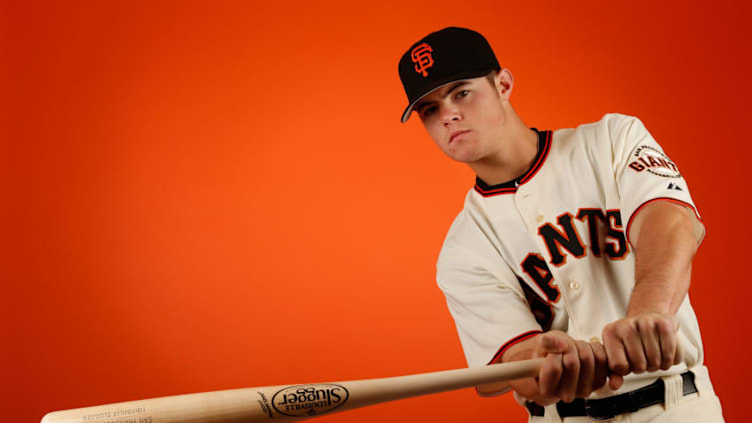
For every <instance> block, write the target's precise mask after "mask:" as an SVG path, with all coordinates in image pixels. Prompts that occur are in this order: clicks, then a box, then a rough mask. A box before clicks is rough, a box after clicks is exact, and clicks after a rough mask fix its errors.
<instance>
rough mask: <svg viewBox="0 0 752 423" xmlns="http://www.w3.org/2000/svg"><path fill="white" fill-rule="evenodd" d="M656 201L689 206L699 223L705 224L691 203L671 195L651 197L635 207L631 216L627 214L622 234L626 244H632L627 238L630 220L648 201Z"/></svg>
mask: <svg viewBox="0 0 752 423" xmlns="http://www.w3.org/2000/svg"><path fill="white" fill-rule="evenodd" d="M656 201H668V202H670V203H674V204H678V205H680V206H684V207H689V208H690V209H692V211H693V212H695V216H696V217H697V220H699V221H700V223H702V224H703V225H704V224H705V222H703V220H702V218H701V217H700V214H699V213H697V209H696V208H695V206H693V205H692V204H689V203H688V202H686V201H682V200H677V199H676V198H671V197H658V198H653V199H652V200H648V201H646V202H644V203H642V204H641V205H640V207H637V209H636V210H635V211H634V213H632V216H629V222H628V223H627V231H626V233H625V234H624V235H625V236H626V237H627V243H628V244H632V241H631V240H630V239H629V230H630V229H631V228H632V221H633V220H634V218H635V216H637V213H639V212H640V211H641V210H642V209H644V208H645V206H647V205H648V204H650V203H654V202H656Z"/></svg>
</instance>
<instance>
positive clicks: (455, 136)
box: [449, 129, 470, 144]
mask: <svg viewBox="0 0 752 423" xmlns="http://www.w3.org/2000/svg"><path fill="white" fill-rule="evenodd" d="M468 132H470V130H469V129H461V130H459V131H454V132H452V133H451V134H450V135H449V143H450V144H451V143H452V142H453V141H455V140H457V139H458V138H459V137H461V136H463V135H465V134H467V133H468Z"/></svg>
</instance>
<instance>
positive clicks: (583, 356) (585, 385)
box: [575, 341, 595, 398]
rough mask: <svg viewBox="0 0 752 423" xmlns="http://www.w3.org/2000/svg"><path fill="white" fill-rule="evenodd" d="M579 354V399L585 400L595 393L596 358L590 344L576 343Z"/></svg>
mask: <svg viewBox="0 0 752 423" xmlns="http://www.w3.org/2000/svg"><path fill="white" fill-rule="evenodd" d="M575 346H576V347H577V354H578V355H579V357H580V374H579V377H578V380H577V395H576V396H577V397H580V398H585V397H587V396H588V395H590V393H591V392H593V383H594V378H595V356H594V355H593V349H592V348H591V346H590V344H588V343H587V342H584V341H575Z"/></svg>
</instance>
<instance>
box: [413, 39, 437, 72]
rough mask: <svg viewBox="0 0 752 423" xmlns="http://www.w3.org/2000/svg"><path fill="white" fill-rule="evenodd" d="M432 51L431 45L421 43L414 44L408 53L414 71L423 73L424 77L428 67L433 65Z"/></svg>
mask: <svg viewBox="0 0 752 423" xmlns="http://www.w3.org/2000/svg"><path fill="white" fill-rule="evenodd" d="M432 52H433V49H432V48H431V46H429V45H428V44H426V43H422V44H420V45H418V46H416V47H415V48H414V49H413V51H412V53H410V55H411V56H412V59H413V63H415V72H418V73H419V74H421V75H423V77H424V78H425V77H427V76H428V68H430V67H431V66H433V56H431V53H432Z"/></svg>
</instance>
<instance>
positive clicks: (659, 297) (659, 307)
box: [603, 201, 698, 389]
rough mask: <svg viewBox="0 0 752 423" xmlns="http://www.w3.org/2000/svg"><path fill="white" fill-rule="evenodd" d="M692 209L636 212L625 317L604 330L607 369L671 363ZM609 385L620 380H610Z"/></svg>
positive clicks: (622, 371)
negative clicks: (632, 274)
mask: <svg viewBox="0 0 752 423" xmlns="http://www.w3.org/2000/svg"><path fill="white" fill-rule="evenodd" d="M694 219H695V216H694V214H693V211H692V210H690V209H689V208H688V207H685V206H682V205H678V204H675V203H673V202H670V201H654V202H651V203H649V204H647V205H646V206H645V207H643V208H642V209H641V210H639V212H638V213H637V214H636V215H635V216H634V218H633V220H632V225H631V226H630V229H629V239H630V241H631V242H632V245H633V248H634V254H635V288H634V291H633V292H632V296H631V298H630V301H629V307H628V309H627V316H626V317H625V318H623V319H620V320H617V321H616V322H613V323H611V324H609V325H607V326H606V327H605V328H604V330H603V344H604V346H605V348H606V354H607V357H608V364H609V368H610V370H611V372H612V373H614V374H616V375H626V374H628V373H630V372H634V373H642V372H645V371H656V370H658V369H661V370H666V369H668V368H669V367H671V365H672V364H673V363H674V354H675V352H676V344H677V338H676V332H677V329H678V320H677V319H676V317H675V315H676V312H677V311H678V309H679V306H680V305H681V303H682V301H683V300H684V297H685V296H686V295H687V291H688V289H689V281H690V274H691V268H692V259H693V258H694V255H695V252H696V251H697V246H698V239H697V236H696V234H695V233H694V231H693V229H694V223H695V222H694ZM610 385H611V388H612V389H617V388H618V387H619V386H621V379H620V378H618V377H612V378H611V379H610Z"/></svg>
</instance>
